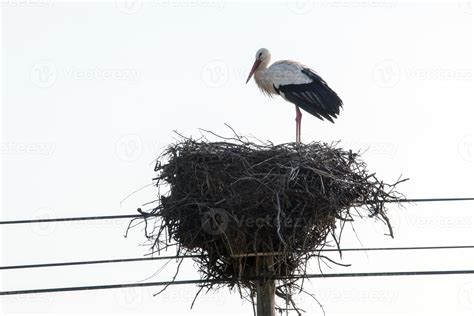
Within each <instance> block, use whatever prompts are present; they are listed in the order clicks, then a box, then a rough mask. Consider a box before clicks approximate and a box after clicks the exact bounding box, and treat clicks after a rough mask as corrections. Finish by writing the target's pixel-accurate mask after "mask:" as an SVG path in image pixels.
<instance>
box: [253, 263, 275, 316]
mask: <svg viewBox="0 0 474 316" xmlns="http://www.w3.org/2000/svg"><path fill="white" fill-rule="evenodd" d="M256 264H257V277H259V279H258V280H256V282H255V285H256V290H257V316H275V280H274V279H273V276H274V275H273V255H263V256H256Z"/></svg>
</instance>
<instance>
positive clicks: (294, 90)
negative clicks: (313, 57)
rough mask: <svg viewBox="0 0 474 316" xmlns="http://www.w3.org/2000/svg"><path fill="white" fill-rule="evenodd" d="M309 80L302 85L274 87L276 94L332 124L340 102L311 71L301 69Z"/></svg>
mask: <svg viewBox="0 0 474 316" xmlns="http://www.w3.org/2000/svg"><path fill="white" fill-rule="evenodd" d="M301 72H302V73H304V74H305V75H306V76H308V77H309V78H310V79H311V82H309V83H304V84H288V85H280V86H279V87H278V88H277V87H274V88H275V90H276V91H277V92H278V93H283V96H284V98H285V99H287V100H288V101H290V102H292V103H294V104H295V105H297V106H298V107H300V108H301V109H303V110H305V111H306V112H308V113H310V114H312V115H314V116H316V117H317V118H319V119H321V120H323V118H325V119H327V120H329V121H331V122H332V123H334V120H333V119H335V118H337V115H338V114H339V109H340V108H342V100H341V99H340V98H339V96H338V95H337V94H336V92H334V91H333V90H332V89H331V88H330V87H329V86H328V85H327V83H326V82H325V81H324V80H323V79H322V78H321V77H320V76H319V75H318V74H316V73H315V72H314V71H313V70H311V69H309V68H303V69H302V70H301Z"/></svg>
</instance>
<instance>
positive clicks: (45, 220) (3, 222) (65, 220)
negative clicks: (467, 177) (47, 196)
mask: <svg viewBox="0 0 474 316" xmlns="http://www.w3.org/2000/svg"><path fill="white" fill-rule="evenodd" d="M456 201H457V202H461V201H474V197H472V198H464V197H463V198H426V199H399V200H394V201H384V203H418V202H456ZM149 217H155V215H153V214H147V213H143V214H125V215H104V216H87V217H63V218H42V219H24V220H11V221H0V225H9V224H31V223H47V222H69V221H90V220H103V219H124V218H137V219H138V218H149Z"/></svg>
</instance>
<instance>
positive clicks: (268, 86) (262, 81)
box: [254, 58, 275, 95]
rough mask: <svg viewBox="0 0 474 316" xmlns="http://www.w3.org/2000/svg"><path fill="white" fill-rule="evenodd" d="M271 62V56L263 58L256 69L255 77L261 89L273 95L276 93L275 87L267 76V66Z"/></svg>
mask: <svg viewBox="0 0 474 316" xmlns="http://www.w3.org/2000/svg"><path fill="white" fill-rule="evenodd" d="M269 63H270V58H267V59H264V60H262V62H261V63H260V65H259V66H258V68H257V70H256V71H255V74H254V78H255V82H256V83H257V86H258V87H259V88H260V90H262V92H263V93H265V94H268V95H271V94H275V89H273V83H272V81H271V80H270V78H269V77H268V76H267V67H268V64H269Z"/></svg>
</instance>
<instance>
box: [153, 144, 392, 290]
mask: <svg viewBox="0 0 474 316" xmlns="http://www.w3.org/2000/svg"><path fill="white" fill-rule="evenodd" d="M155 171H157V172H158V175H157V177H156V178H155V180H156V181H157V186H158V187H159V188H162V187H163V186H165V187H166V188H168V190H167V192H166V193H163V194H162V193H159V203H158V206H157V207H156V208H154V209H153V211H152V212H151V213H152V214H154V215H157V216H158V217H159V219H161V220H160V221H159V224H158V226H157V227H155V230H154V232H155V233H154V234H152V236H150V238H152V240H153V241H154V246H155V247H156V248H155V250H162V249H167V248H168V247H171V246H175V245H178V254H193V255H200V256H197V257H196V258H195V260H196V262H197V264H198V267H199V270H200V272H201V277H202V278H203V279H204V280H208V281H209V283H207V284H206V285H205V286H207V287H209V288H211V287H213V286H214V285H217V284H219V283H214V282H213V281H214V280H222V279H227V284H228V285H229V286H230V287H234V286H236V285H237V286H238V288H239V290H240V288H241V287H244V288H246V289H249V290H250V293H251V294H254V293H255V287H256V283H255V278H256V277H259V276H262V275H263V276H265V277H274V278H278V276H285V279H282V280H280V284H282V286H283V287H282V286H280V287H277V289H280V288H285V287H288V286H290V287H291V288H292V289H294V288H295V286H296V282H295V280H296V276H299V275H301V274H302V273H303V274H304V272H305V270H306V264H307V261H308V260H309V259H310V258H311V257H313V256H318V255H319V256H320V254H319V253H318V250H320V249H321V248H322V247H324V246H325V245H326V243H327V242H329V241H334V242H335V245H336V246H337V247H338V246H339V239H338V237H337V236H338V235H339V234H336V233H335V231H336V227H337V225H336V224H337V223H340V225H339V227H343V224H344V223H345V222H347V221H352V220H353V219H354V214H355V215H358V216H361V217H364V216H368V217H376V218H379V219H380V220H382V221H383V222H384V223H385V224H386V225H387V231H388V233H389V234H390V235H392V237H393V234H392V229H391V226H390V222H389V219H388V217H387V216H386V209H385V206H384V204H385V203H386V202H392V201H396V200H397V199H399V198H400V197H401V196H400V195H399V194H397V193H396V192H395V191H394V190H393V189H394V185H387V184H384V183H383V182H381V181H379V180H378V179H377V178H376V177H375V175H374V174H371V173H369V172H368V171H367V169H366V165H365V163H364V162H362V161H361V160H360V159H359V156H358V154H356V153H353V152H352V151H345V150H342V149H340V148H337V144H323V143H317V142H313V143H310V144H295V143H288V144H281V145H273V144H271V143H262V144H255V143H253V142H250V141H249V140H248V139H246V138H242V137H239V136H237V138H235V139H229V138H225V139H222V138H221V139H220V141H218V142H209V141H208V140H207V139H200V140H193V139H188V138H180V139H179V140H178V141H177V142H176V143H175V144H172V145H170V146H169V147H168V148H167V149H166V150H165V151H164V153H163V154H162V155H161V156H160V158H159V159H158V162H157V164H156V167H155ZM339 236H340V235H339ZM328 237H329V238H328ZM263 258H265V259H263ZM320 258H321V256H320ZM269 259H270V261H269ZM262 262H267V263H268V262H271V263H272V265H271V267H268V266H264V267H263V268H262V265H261V264H262ZM292 276H295V278H292ZM252 278H253V279H252ZM277 294H279V293H278V291H277ZM280 294H281V295H283V293H282V292H281V293H280ZM287 294H288V293H286V294H285V295H287Z"/></svg>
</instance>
